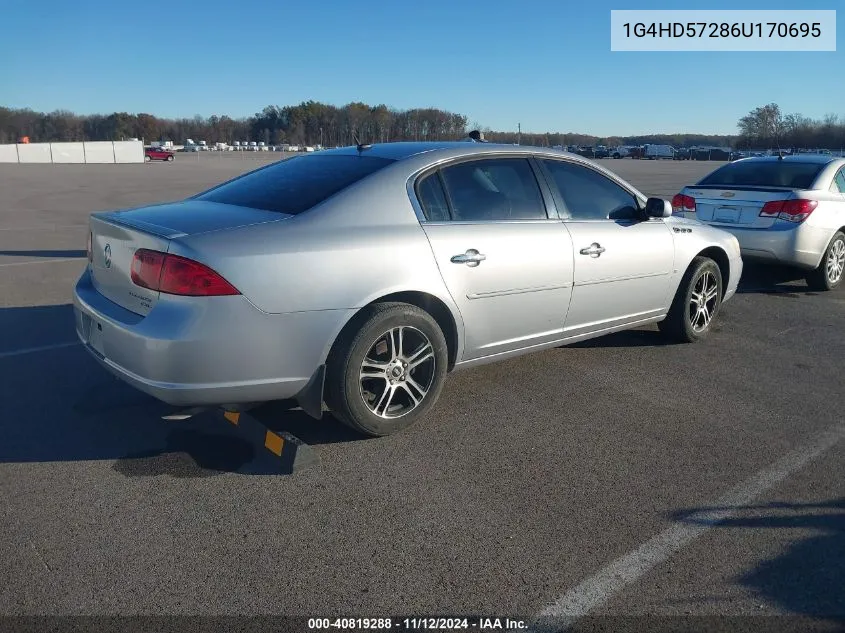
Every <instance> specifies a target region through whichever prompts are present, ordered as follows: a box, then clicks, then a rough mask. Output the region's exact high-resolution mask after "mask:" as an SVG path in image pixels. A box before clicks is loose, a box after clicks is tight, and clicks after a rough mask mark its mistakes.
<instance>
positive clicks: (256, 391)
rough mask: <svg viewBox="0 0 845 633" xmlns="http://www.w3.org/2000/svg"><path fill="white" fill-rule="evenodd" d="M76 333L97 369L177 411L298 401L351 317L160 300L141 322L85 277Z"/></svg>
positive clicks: (218, 301)
mask: <svg viewBox="0 0 845 633" xmlns="http://www.w3.org/2000/svg"><path fill="white" fill-rule="evenodd" d="M74 313H75V318H76V330H77V335H78V336H79V338H80V340H81V341H82V343H83V344H84V345H85V347H86V349H88V351H89V352H90V353H91V354H92V356H93V357H94V358H96V359H97V361H99V363H100V364H101V365H102V366H103V367H105V368H106V369H107V370H108V371H110V372H111V373H112V374H114V375H116V376H117V377H118V378H120V379H122V380H123V381H125V382H127V383H129V384H130V385H132V386H133V387H135V388H136V389H139V390H140V391H143V392H145V393H148V394H150V395H151V396H153V397H155V398H157V399H158V400H161V401H163V402H166V403H168V404H171V405H175V406H210V405H221V404H236V403H243V402H266V401H270V400H281V399H287V398H294V397H296V396H297V395H298V394H299V393H300V392H301V391H302V390H303V388H305V387H306V385H307V384H308V382H309V380H310V378H311V377H312V376H313V375H315V373H316V372H317V371H318V369H319V367H320V365H321V364H322V363H323V361H324V358H325V355H326V352H327V350H328V347H329V345H330V343H331V341H332V340H334V337H335V335H336V333H337V332H338V331H339V329H340V327H342V324H343V323H345V321H346V315H347V311H346V310H324V311H320V312H299V313H287V314H267V313H264V312H261V311H260V310H258V309H257V308H255V307H254V306H253V305H252V304H251V303H250V302H249V301H248V300H247V299H246V298H244V297H242V296H236V297H202V298H192V297H176V296H169V295H168V296H166V297H165V296H162V298H161V299H160V300H159V301H158V303H156V305H155V307H154V308H153V310H152V311H151V312H150V313H149V314H148V315H146V316H144V317H142V316H140V315H137V314H135V313H133V312H130V311H128V310H125V309H124V308H122V307H120V306H119V305H117V304H115V303H113V302H112V301H110V300H109V299H107V298H105V297H104V296H103V295H101V294H100V293H99V292H97V290H96V289H95V288H94V286H93V285H92V283H91V277H90V274H89V273H88V271H86V272H85V273H83V275H82V277H81V278H80V279H79V281H78V282H77V284H76V288H75V291H74Z"/></svg>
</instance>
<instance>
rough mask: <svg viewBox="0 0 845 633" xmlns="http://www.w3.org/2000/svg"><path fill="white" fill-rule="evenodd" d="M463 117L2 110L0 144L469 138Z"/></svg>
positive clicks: (357, 107) (290, 110)
mask: <svg viewBox="0 0 845 633" xmlns="http://www.w3.org/2000/svg"><path fill="white" fill-rule="evenodd" d="M466 132H467V118H466V117H465V116H463V115H460V114H455V113H452V112H446V111H444V110H439V109H437V108H418V109H412V110H397V109H394V108H388V107H387V106H386V105H377V106H369V105H367V104H365V103H350V104H347V105H345V106H342V107H337V106H333V105H327V104H324V103H318V102H316V101H307V102H303V103H300V104H299V105H295V106H284V107H280V106H267V107H266V108H264V109H263V110H262V111H261V112H258V113H256V114H254V115H253V116H251V117H246V118H240V119H233V118H231V117H229V116H226V115H222V116H218V115H214V116H210V117H208V118H203V117H200V116H196V117H194V118H192V119H166V118H160V117H156V116H154V115H152V114H147V113H141V114H130V113H127V112H114V113H112V114H108V115H99V114H93V115H84V116H83V115H78V114H75V113H73V112H67V111H64V110H57V111H55V112H49V113H44V112H35V111H33V110H28V109H11V108H4V107H0V143H16V142H18V140H19V139H21V138H22V137H29V140H30V142H32V143H37V142H50V141H119V140H125V139H129V138H139V139H143V140H145V141H147V142H150V141H165V140H171V141H174V142H175V143H178V144H181V143H184V142H185V141H186V140H187V139H189V138H190V139H193V140H195V141H198V140H203V141H206V142H208V143H217V142H223V143H230V144H231V143H233V142H234V141H264V142H265V143H267V144H282V143H291V144H296V145H317V144H322V145H325V146H333V145H351V144H353V143H356V142H358V141H360V142H361V143H375V142H379V143H384V142H388V141H407V140H418V141H425V140H450V139H451V140H457V139H459V138H461V137H463V136H465V135H466Z"/></svg>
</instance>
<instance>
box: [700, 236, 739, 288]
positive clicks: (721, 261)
mask: <svg viewBox="0 0 845 633" xmlns="http://www.w3.org/2000/svg"><path fill="white" fill-rule="evenodd" d="M696 257H708V258H710V259H712V260H713V261H714V262H716V265H717V266H718V267H719V274H720V275H721V277H722V297H724V296H725V292H726V291H727V289H728V283H729V282H730V280H731V260H730V258H729V257H728V254H727V252H726V251H725V250H724V249H723V248H721V247H719V246H708V247H707V248H705V249H704V250H702V251H700V252H699V253H697V254H696Z"/></svg>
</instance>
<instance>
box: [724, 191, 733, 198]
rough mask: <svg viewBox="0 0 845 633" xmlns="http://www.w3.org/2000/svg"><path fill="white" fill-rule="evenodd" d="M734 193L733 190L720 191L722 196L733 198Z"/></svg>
mask: <svg viewBox="0 0 845 633" xmlns="http://www.w3.org/2000/svg"><path fill="white" fill-rule="evenodd" d="M735 195H736V194H735V193H734V192H733V191H724V192H722V197H723V198H733V197H734V196H735Z"/></svg>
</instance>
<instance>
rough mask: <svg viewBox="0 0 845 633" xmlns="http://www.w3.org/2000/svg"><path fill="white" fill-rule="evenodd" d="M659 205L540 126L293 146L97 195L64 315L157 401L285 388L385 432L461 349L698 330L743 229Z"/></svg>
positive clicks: (432, 389)
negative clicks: (538, 134)
mask: <svg viewBox="0 0 845 633" xmlns="http://www.w3.org/2000/svg"><path fill="white" fill-rule="evenodd" d="M280 193H284V195H280ZM671 216H672V208H671V205H670V204H669V202H668V201H666V200H663V199H661V198H647V197H646V196H645V195H643V194H642V193H640V192H639V191H637V189H635V188H634V187H633V186H631V185H630V184H629V183H627V182H625V181H624V180H622V179H621V178H619V177H618V176H616V175H614V174H612V173H610V172H609V171H608V170H606V169H602V168H601V167H599V166H598V165H597V164H595V163H593V162H591V161H588V160H584V159H582V158H579V157H576V156H573V155H571V154H565V153H563V152H556V151H554V150H550V149H547V148H539V147H525V146H521V147H517V146H513V145H496V144H492V143H465V142H452V143H385V144H373V145H372V146H367V147H366V148H365V149H363V150H362V149H361V148H359V147H347V148H344V149H338V150H330V151H324V152H317V153H314V154H302V155H300V156H297V157H295V158H292V159H290V160H284V161H279V162H276V163H274V164H272V165H270V166H268V167H265V168H263V169H259V170H257V171H253V172H251V173H249V174H246V175H242V176H240V177H238V178H235V179H234V180H231V181H229V182H227V183H224V184H221V185H219V186H216V187H213V188H212V189H210V190H208V191H206V192H205V193H202V194H199V195H196V196H192V197H191V198H189V199H187V200H184V201H181V202H175V203H169V204H157V205H153V206H148V207H140V208H135V209H130V210H124V211H114V212H102V213H95V214H93V215H91V216H90V220H89V227H90V230H89V235H88V260H87V263H86V264H87V265H86V267H85V270H84V272H83V273H82V275H81V276H80V278H79V281H78V282H77V284H76V288H75V292H74V308H75V310H74V312H75V318H76V329H77V333H78V336H79V338H80V339H81V341H82V342H83V343H84V344H85V348H86V349H87V350H88V351H89V352H90V353H91V355H92V357H93V358H95V359H96V360H97V361H98V362H99V363H100V364H101V365H102V366H103V367H104V368H106V369H107V370H108V371H110V372H112V373H113V374H115V375H116V376H118V377H119V378H121V379H122V380H124V381H125V382H127V383H128V384H130V385H132V386H134V387H135V388H137V389H139V390H141V391H144V392H146V393H148V394H150V395H152V396H154V397H156V398H158V399H159V400H162V401H164V402H167V403H169V404H172V405H175V406H184V407H193V406H215V405H228V406H230V407H235V406H238V405H240V406H242V407H243V406H249V405H250V404H253V405H254V404H258V403H261V402H266V401H271V400H281V399H294V400H296V401H297V402H298V403H299V405H300V406H301V408H302V409H303V411H305V412H306V413H307V414H309V415H312V416H314V417H317V418H319V417H321V416H322V412H323V405H324V404H325V405H326V406H327V407H328V409H330V410H331V411H332V413H333V414H334V416H335V417H336V418H337V419H339V420H341V421H343V422H345V423H346V424H348V425H349V426H350V427H352V428H354V429H356V430H357V431H359V432H361V433H364V434H367V435H375V436H378V435H388V434H391V433H395V432H398V431H401V430H402V429H404V428H406V427H408V426H409V425H411V424H413V423H414V422H415V421H418V420H421V419H424V418H425V417H426V416H427V415H428V414H429V413H430V412H431V410H432V408H433V407H434V406H435V403H436V402H437V400H438V397H439V395H440V393H441V391H442V388H443V384H444V381H445V380H446V376H447V373H448V372H450V371H453V370H455V369H464V368H469V367H473V366H477V365H480V364H483V363H489V362H495V361H498V360H503V359H506V358H511V357H515V356H519V355H523V354H528V353H531V352H535V351H539V350H543V349H551V348H555V347H559V346H560V345H565V344H571V343H576V342H579V341H583V340H585V339H589V338H594V337H597V336H602V335H604V334H610V333H612V332H616V331H620V330H626V329H631V328H637V327H641V326H643V325H645V324H649V323H658V324H659V328H660V330H661V332H662V333H663V334H664V335H665V336H666V338H667V339H668V340H671V341H676V342H683V343H692V342H696V341H699V340H701V339H703V338H705V337H706V336H707V335H708V333H709V332H710V330H711V326H712V325H713V323H715V322H716V320H717V319H718V315H719V311H720V306H721V304H722V302H724V301H727V300H728V299H730V298H731V297H732V296H733V295H734V293H735V292H736V288H737V283H738V281H739V279H740V275H741V273H742V259H741V258H740V253H739V245H738V244H737V241H736V239H735V238H734V237H733V236H731V235H730V234H728V233H726V232H725V231H720V230H718V229H715V228H712V227H707V226H703V225H701V224H700V223H698V222H694V221H690V220H686V219H683V218H676V217H671ZM350 227H367V230H352V231H350ZM391 253H392V254H395V255H397V257H394V258H388V260H389V264H390V265H387V266H386V265H384V264H385V255H386V254H388V255H390V254H391ZM291 270H300V271H317V270H321V271H326V272H324V273H319V274H317V273H315V274H313V275H308V276H303V275H295V274H291ZM374 271H378V274H374ZM655 379H656V380H658V381H664V382H665V381H667V380H670V377H668V376H658V377H656V378H655ZM479 388H480V389H481V390H482V391H483V390H484V389H485V387H484V386H483V385H481V386H480V387H479Z"/></svg>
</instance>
